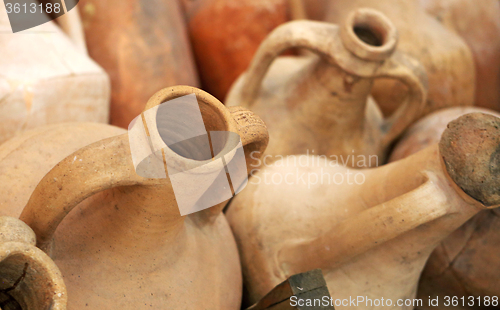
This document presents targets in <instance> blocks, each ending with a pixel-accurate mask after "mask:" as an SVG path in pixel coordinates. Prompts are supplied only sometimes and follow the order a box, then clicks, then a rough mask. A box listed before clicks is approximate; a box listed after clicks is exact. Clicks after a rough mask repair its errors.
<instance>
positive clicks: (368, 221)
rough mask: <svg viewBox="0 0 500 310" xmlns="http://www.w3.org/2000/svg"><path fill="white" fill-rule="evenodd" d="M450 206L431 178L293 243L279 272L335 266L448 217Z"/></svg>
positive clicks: (280, 260) (285, 250) (283, 254)
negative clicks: (312, 237) (403, 192)
mask: <svg viewBox="0 0 500 310" xmlns="http://www.w3.org/2000/svg"><path fill="white" fill-rule="evenodd" d="M448 205H449V199H448V197H446V195H445V194H443V191H442V189H441V188H440V186H439V185H438V183H437V182H436V180H432V179H428V180H427V181H425V182H424V183H423V184H422V185H420V186H419V187H417V188H416V189H414V190H412V191H410V192H408V193H405V194H403V195H401V196H399V197H396V198H393V199H391V200H389V201H387V202H384V203H382V204H379V205H377V206H374V207H372V208H369V209H367V210H365V211H363V212H361V213H359V214H357V215H356V216H354V217H352V218H348V219H346V220H344V221H342V222H340V223H339V224H338V225H335V226H334V227H332V228H331V229H330V230H328V231H325V232H324V233H323V234H321V235H320V236H318V237H317V238H315V239H312V240H305V239H303V240H296V241H293V242H290V243H289V244H287V245H286V246H285V247H284V248H282V249H281V250H280V251H279V252H278V254H277V257H276V260H277V264H276V266H277V268H278V270H276V273H277V274H280V276H281V278H286V277H287V276H289V275H291V274H294V273H298V272H304V271H307V270H311V269H315V268H322V269H329V270H332V269H335V268H337V267H339V266H340V265H342V264H343V263H345V262H347V261H349V260H351V259H353V258H354V257H356V256H358V255H360V254H362V253H364V252H366V251H368V250H370V249H372V248H374V247H376V246H380V245H381V244H383V243H384V242H386V241H388V240H392V239H394V238H396V237H398V236H401V235H403V234H404V233H406V232H408V231H411V230H412V229H415V228H416V227H418V226H420V225H422V224H425V223H429V222H431V221H434V220H436V219H438V218H441V217H443V216H445V215H446V214H447V212H448V209H449V208H448ZM326 245H329V246H330V247H331V248H332V249H333V248H335V251H330V247H325V246H326ZM304 253H310V255H304ZM311 255H312V256H314V259H311V257H312V256H311Z"/></svg>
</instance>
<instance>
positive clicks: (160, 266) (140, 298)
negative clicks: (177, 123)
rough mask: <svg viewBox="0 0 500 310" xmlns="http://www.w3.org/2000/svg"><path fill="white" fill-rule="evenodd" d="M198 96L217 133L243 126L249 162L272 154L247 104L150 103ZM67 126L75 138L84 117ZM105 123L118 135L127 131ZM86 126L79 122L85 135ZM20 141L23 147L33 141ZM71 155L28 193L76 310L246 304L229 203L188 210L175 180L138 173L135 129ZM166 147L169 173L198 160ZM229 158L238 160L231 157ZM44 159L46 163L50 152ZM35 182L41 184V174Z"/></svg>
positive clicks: (173, 91) (161, 95) (32, 218)
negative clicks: (181, 206)
mask: <svg viewBox="0 0 500 310" xmlns="http://www.w3.org/2000/svg"><path fill="white" fill-rule="evenodd" d="M193 93H194V94H195V95H196V97H197V99H198V102H199V105H200V110H201V113H202V116H203V118H204V121H205V126H206V127H207V130H208V129H210V130H222V131H231V132H236V133H238V134H239V135H240V137H241V140H242V144H243V146H244V148H245V152H246V157H247V159H248V160H249V158H248V157H249V156H250V153H251V151H257V152H260V151H263V150H262V148H264V147H265V145H266V143H267V132H266V128H265V126H264V125H263V123H262V121H261V120H260V119H259V118H258V117H256V116H254V115H253V114H252V113H251V112H249V111H246V110H243V109H241V108H231V109H228V108H226V107H224V106H223V105H222V103H220V102H219V101H217V100H216V99H215V98H214V97H212V96H210V95H209V94H207V93H204V92H202V91H200V90H197V89H194V88H190V87H174V88H169V89H165V90H163V91H160V92H158V93H157V94H155V95H154V96H153V97H152V98H151V100H150V101H149V102H148V104H147V106H146V109H150V108H155V107H156V106H158V105H159V104H160V103H162V102H164V101H166V100H169V99H173V98H176V97H180V96H183V95H187V94H193ZM65 126H66V127H65V128H64V130H65V131H66V132H67V133H68V134H67V135H66V136H64V135H62V138H61V140H59V144H61V145H64V143H65V142H66V141H68V140H70V139H71V137H70V134H69V133H71V132H74V133H77V132H78V130H74V128H75V126H76V125H75V124H68V125H65ZM100 128H101V129H102V131H103V132H106V131H107V132H108V133H111V132H113V131H116V130H117V129H116V128H114V127H111V126H104V125H101V126H100ZM77 129H78V128H77ZM85 131H86V130H85V129H84V128H81V129H79V132H80V135H81V136H82V137H85V136H86V134H85ZM61 132H63V130H62V129H61V128H59V129H58V128H52V129H48V130H47V133H46V134H44V135H40V134H39V133H35V134H33V136H32V137H27V138H26V141H28V140H31V139H33V137H34V136H35V135H36V134H37V135H38V141H37V144H38V145H40V146H41V145H43V146H44V148H43V149H44V150H47V147H46V146H45V144H44V143H45V142H46V141H50V140H49V139H50V138H49V136H50V135H55V134H57V133H61ZM149 132H150V133H151V131H149ZM94 134H95V131H94V130H89V137H87V139H94V137H95V136H93V135H94ZM74 136H76V134H75V135H74ZM92 136H93V137H92ZM46 137H47V138H46ZM151 138H152V139H153V140H154V139H157V138H158V137H156V136H153V135H151ZM20 142H21V141H19V142H18V144H17V145H18V147H17V148H16V152H18V153H20V152H21V149H22V148H23V146H22V145H20V144H19V143H20ZM26 144H27V143H26V142H24V143H23V145H26ZM10 147H11V148H13V147H14V146H13V145H12V144H11V146H10ZM47 152H50V151H47ZM64 153H65V155H66V156H67V157H66V158H65V159H63V160H62V161H60V162H59V163H58V164H57V165H56V166H55V167H54V168H52V170H50V171H45V173H46V175H45V176H44V177H43V179H42V180H41V181H40V183H39V184H38V186H37V187H36V188H35V190H34V191H33V193H32V194H31V192H30V191H29V190H25V192H24V193H22V196H23V197H25V196H29V195H30V194H31V197H30V199H29V201H28V203H27V205H26V207H25V209H24V211H23V212H22V215H21V219H22V220H23V221H25V222H26V223H28V224H29V225H30V226H31V227H32V228H33V230H34V231H35V232H36V234H37V245H38V246H39V247H41V248H42V249H44V250H45V251H47V252H49V253H50V254H51V257H52V258H53V259H54V261H55V262H56V264H57V265H58V266H59V268H60V269H61V271H62V274H63V275H64V280H65V282H66V285H67V287H68V294H69V296H70V299H69V307H70V308H71V309H86V308H87V307H89V308H93V309H138V308H141V307H143V306H144V305H146V306H147V307H148V308H149V307H152V308H154V309H162V308H169V309H183V308H189V309H199V308H202V307H206V308H208V309H239V308H240V303H241V282H242V280H241V270H240V264H239V259H238V253H237V248H236V244H235V241H234V239H233V235H232V233H231V230H230V228H229V225H228V224H227V222H226V219H225V217H224V215H223V214H222V212H221V210H222V208H223V206H224V205H225V203H222V204H220V205H217V206H215V207H213V208H211V209H206V210H204V211H201V212H198V213H194V214H191V215H189V216H180V214H179V210H178V208H177V207H178V206H177V202H176V199H177V198H176V197H174V193H173V187H172V185H171V183H170V178H143V177H141V176H139V175H138V174H137V173H136V170H135V167H134V165H133V159H132V155H131V150H130V145H129V136H128V134H122V135H118V136H114V137H111V138H108V139H104V140H101V141H99V142H96V143H93V144H90V145H88V146H86V147H83V148H81V149H80V150H78V151H76V152H75V153H72V154H71V153H70V152H68V151H66V150H64ZM164 154H165V157H164V158H165V162H166V163H168V164H169V167H168V170H169V171H170V169H171V168H173V169H177V168H178V166H182V167H186V166H190V165H192V164H197V163H198V161H195V160H192V159H189V158H185V157H182V156H180V155H178V154H177V153H175V152H173V151H172V150H171V149H169V148H165V149H164ZM56 156H57V157H59V156H60V155H59V154H57V155H56ZM217 156H219V155H217ZM47 157H48V156H47ZM225 158H226V160H227V161H228V165H229V162H230V161H231V157H225ZM37 161H38V157H35V156H31V157H30V158H29V159H28V160H27V162H25V161H20V162H18V163H17V169H18V170H19V171H24V170H25V169H28V170H29V169H30V167H34V165H35V163H36V162H37ZM162 162H163V161H162ZM172 162H173V163H172ZM249 163H251V162H250V161H249ZM42 164H43V165H44V167H45V166H46V164H44V163H43V156H42ZM215 164H217V161H212V160H210V159H209V160H206V163H205V165H204V166H203V167H205V169H207V170H209V169H212V168H213V167H214V165H215ZM244 168H245V169H246V167H244ZM12 169H14V168H12ZM164 171H165V170H164ZM25 182H26V183H28V184H31V180H25ZM3 186H5V187H7V188H10V186H9V184H3ZM14 186H15V185H13V186H12V187H14ZM16 207H17V206H16ZM21 208H22V207H21ZM73 209H74V210H73ZM71 210H72V211H71ZM14 211H17V210H14ZM70 211H71V212H70ZM63 219H64V220H63ZM52 241H53V242H52ZM96 287H99V292H96V291H95V288H96Z"/></svg>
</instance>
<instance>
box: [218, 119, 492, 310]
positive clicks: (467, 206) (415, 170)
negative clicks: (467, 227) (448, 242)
mask: <svg viewBox="0 0 500 310" xmlns="http://www.w3.org/2000/svg"><path fill="white" fill-rule="evenodd" d="M499 128H500V119H499V118H496V117H494V116H491V115H487V114H482V113H473V114H467V115H465V116H463V117H461V118H459V119H458V120H455V121H453V122H451V123H450V124H449V125H448V128H447V129H446V131H445V132H444V133H443V136H442V137H441V140H440V142H439V145H438V144H434V145H432V146H430V147H428V148H426V149H424V150H422V151H420V152H418V153H416V154H414V155H412V156H410V157H408V158H405V159H403V160H400V161H397V162H394V163H391V164H388V165H385V166H382V167H377V168H371V169H363V170H359V169H348V168H345V167H342V166H339V165H338V164H336V163H335V162H333V161H331V160H328V159H325V158H321V157H319V156H306V155H302V157H300V158H299V159H298V160H294V158H291V159H289V158H284V159H282V160H279V161H276V162H275V163H274V164H272V165H269V166H266V167H265V168H263V169H262V170H260V171H259V172H257V173H255V174H254V175H253V176H252V178H251V180H250V184H249V185H248V188H246V190H245V191H244V192H242V193H241V195H239V196H237V197H235V198H234V200H233V201H232V202H231V204H230V206H229V208H228V211H227V213H226V214H227V217H228V220H229V223H230V225H231V228H232V229H233V232H234V233H235V236H236V240H237V242H238V247H239V251H240V255H241V260H242V266H243V275H244V285H245V287H246V291H247V292H248V301H249V302H250V303H253V302H255V301H257V300H258V299H260V298H261V297H262V296H264V295H265V294H266V293H267V292H268V291H270V290H271V289H272V288H273V287H274V286H275V285H276V284H278V283H280V282H281V281H283V280H284V279H286V278H287V277H288V276H290V275H292V274H295V273H299V272H303V271H307V270H311V269H314V268H321V269H322V270H323V272H324V274H325V279H326V282H327V284H328V289H329V291H330V292H331V296H332V298H333V299H334V300H340V301H343V300H350V298H351V299H357V297H358V296H359V297H362V298H363V300H359V301H358V300H357V303H356V304H354V305H353V304H352V303H348V304H347V306H346V305H345V304H342V306H344V307H342V309H410V308H411V307H410V306H409V305H408V304H407V301H408V300H410V303H412V302H413V301H412V300H413V299H414V298H415V295H416V291H417V286H418V280H419V277H420V273H421V272H422V270H423V268H424V265H425V262H426V261H427V259H428V258H429V255H430V254H431V253H432V251H433V250H434V248H435V247H436V246H438V245H439V244H440V242H441V241H443V240H444V239H445V238H446V237H447V236H448V235H449V234H451V233H452V232H453V231H455V230H456V229H457V228H458V227H460V226H461V225H462V224H463V223H465V222H466V221H467V220H468V219H470V218H471V217H472V216H474V215H475V214H476V213H478V212H479V211H481V210H485V209H491V208H495V207H497V206H499V205H500V199H499V197H500V195H498V188H499V178H498V169H490V162H492V163H493V164H494V165H495V164H496V163H497V162H498V160H499V155H498V152H497V150H498V147H499V145H500V129H499ZM494 167H497V166H494ZM382 297H383V298H384V300H385V302H382V300H381V298H382ZM398 300H402V302H401V301H400V302H399V303H398ZM349 305H350V306H351V307H349ZM335 306H338V304H336V305H335ZM416 306H417V305H416V304H413V307H416ZM405 307H406V308H405Z"/></svg>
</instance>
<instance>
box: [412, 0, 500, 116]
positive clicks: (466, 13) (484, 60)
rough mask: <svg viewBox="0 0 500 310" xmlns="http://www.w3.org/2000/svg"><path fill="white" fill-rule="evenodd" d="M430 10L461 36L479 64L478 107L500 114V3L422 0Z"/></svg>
mask: <svg viewBox="0 0 500 310" xmlns="http://www.w3.org/2000/svg"><path fill="white" fill-rule="evenodd" d="M420 2H421V3H422V5H423V6H424V8H425V9H426V11H427V12H428V13H429V14H430V15H432V16H435V17H436V19H437V20H438V21H440V22H441V23H442V24H443V25H444V26H445V27H446V28H448V29H450V30H452V31H454V32H456V33H457V34H459V35H460V36H461V37H462V38H463V39H464V40H465V42H467V45H468V46H469V48H470V49H471V51H472V54H473V56H474V62H475V64H476V100H475V105H477V106H481V107H485V108H489V109H493V110H496V111H500V18H499V16H500V2H499V1H498V0H483V1H468V0H420Z"/></svg>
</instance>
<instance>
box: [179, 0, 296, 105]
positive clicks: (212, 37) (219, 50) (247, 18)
mask: <svg viewBox="0 0 500 310" xmlns="http://www.w3.org/2000/svg"><path fill="white" fill-rule="evenodd" d="M288 1H289V0H272V1H269V0H239V1H233V0H196V1H189V0H188V1H184V2H188V3H186V4H185V8H186V16H187V20H188V28H189V35H190V37H191V42H192V44H193V51H194V54H195V57H196V62H197V64H198V69H199V72H200V79H201V81H202V84H203V87H204V89H206V90H207V91H208V92H209V93H211V94H213V95H214V96H215V97H217V98H218V99H219V100H224V98H225V96H226V93H227V91H228V90H229V88H230V87H231V84H233V82H234V80H236V78H237V77H238V76H239V75H240V74H241V73H242V72H243V71H244V70H245V69H246V68H247V67H248V64H249V63H250V61H251V60H252V57H253V55H254V54H255V52H256V51H257V48H258V47H259V44H260V43H261V42H262V40H263V39H264V38H265V37H266V36H267V34H268V33H270V32H271V31H272V30H273V29H274V28H276V27H277V26H278V25H280V24H282V23H284V22H286V21H288V20H289V17H288V12H287V11H288Z"/></svg>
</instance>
